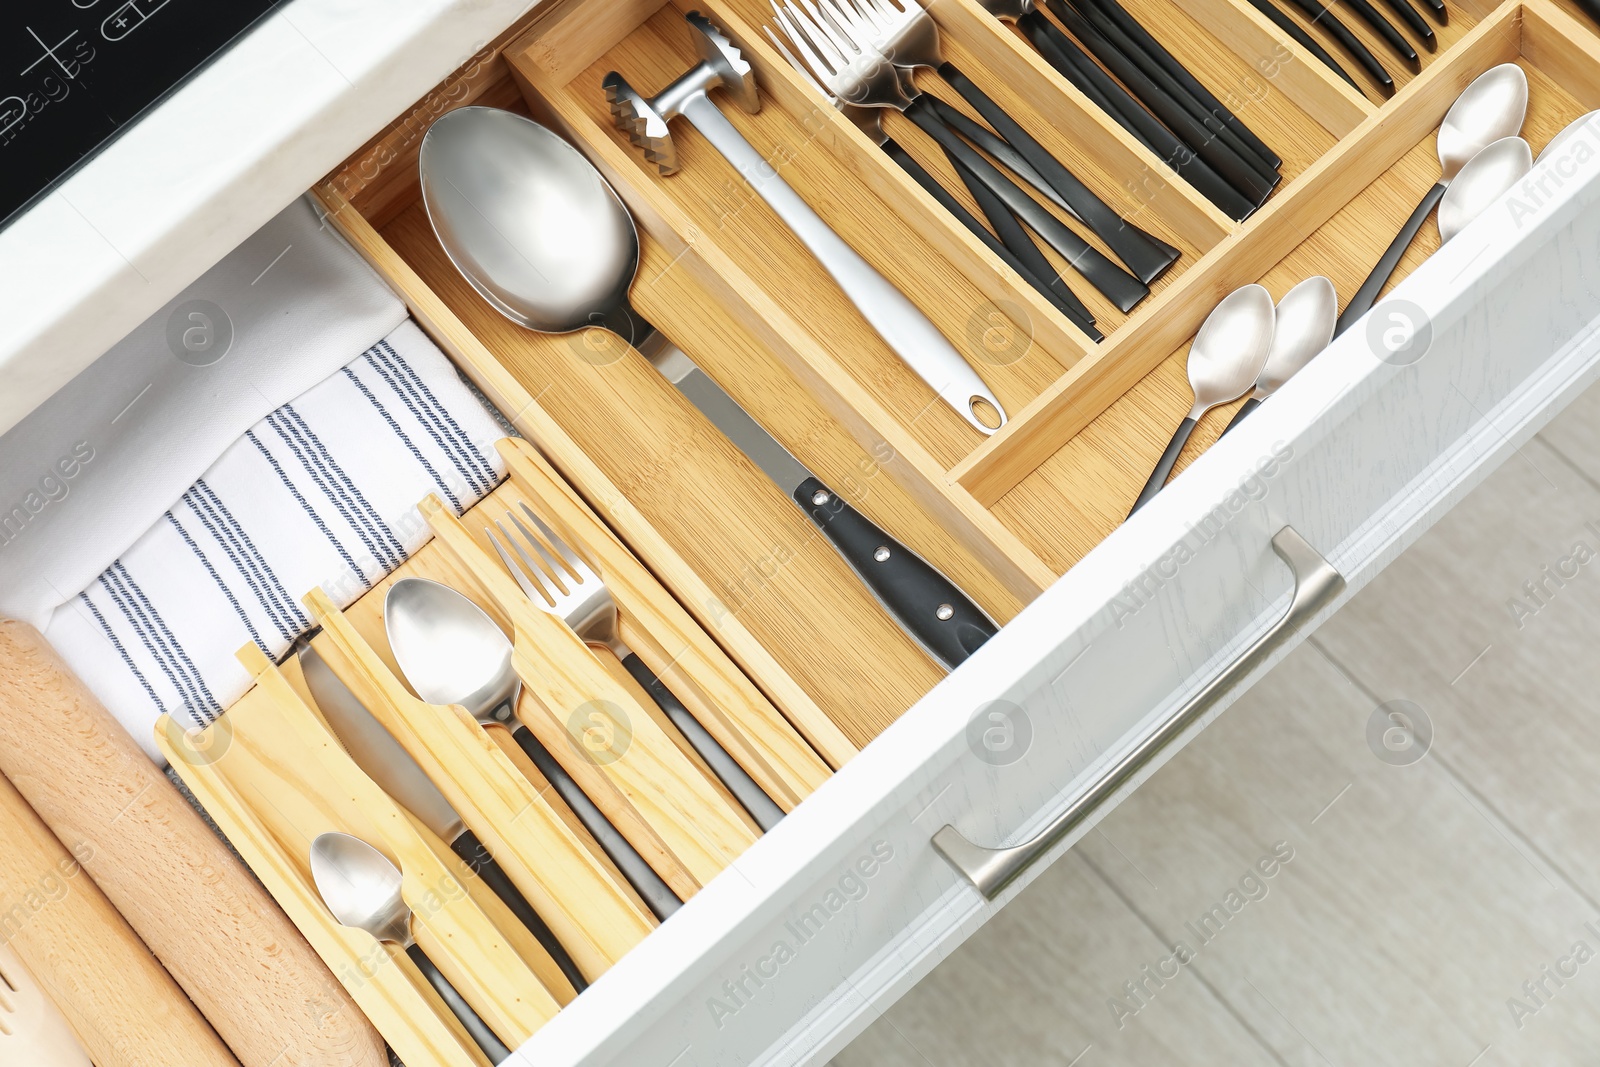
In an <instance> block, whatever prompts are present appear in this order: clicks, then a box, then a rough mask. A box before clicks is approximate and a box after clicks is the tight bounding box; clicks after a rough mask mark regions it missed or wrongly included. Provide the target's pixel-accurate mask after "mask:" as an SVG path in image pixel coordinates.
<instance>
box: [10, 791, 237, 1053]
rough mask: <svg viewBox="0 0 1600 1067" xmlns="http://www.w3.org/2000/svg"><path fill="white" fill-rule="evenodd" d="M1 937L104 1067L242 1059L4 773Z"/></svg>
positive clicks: (88, 1050)
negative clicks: (151, 952) (208, 1021)
mask: <svg viewBox="0 0 1600 1067" xmlns="http://www.w3.org/2000/svg"><path fill="white" fill-rule="evenodd" d="M79 851H80V853H83V852H84V849H82V848H80V849H79ZM0 938H3V939H5V940H6V941H7V943H8V945H9V947H10V948H11V950H12V951H14V952H15V953H16V954H17V957H18V958H19V959H21V960H22V963H23V965H24V966H25V967H27V968H28V971H29V973H30V974H32V975H33V977H34V979H35V980H36V981H37V982H38V983H39V987H40V988H41V989H42V990H44V992H45V993H46V994H48V995H49V997H50V999H51V1000H52V1001H54V1002H55V1005H56V1007H57V1008H59V1009H60V1010H61V1014H62V1015H63V1016H65V1017H66V1020H67V1022H69V1023H71V1024H72V1028H73V1030H74V1031H75V1032H76V1033H77V1035H78V1039H79V1041H81V1042H82V1043H83V1047H84V1050H85V1051H87V1052H88V1053H89V1056H90V1057H91V1058H92V1059H93V1060H94V1062H95V1064H96V1065H97V1067H171V1065H174V1064H181V1065H182V1067H234V1065H235V1064H236V1061H235V1060H234V1058H233V1056H232V1055H230V1054H229V1052H228V1047H227V1046H226V1045H224V1044H223V1043H222V1039H221V1038H219V1037H218V1036H217V1034H216V1031H214V1030H212V1029H211V1027H210V1026H209V1025H207V1023H206V1021H205V1020H204V1019H203V1018H201V1017H200V1013H199V1012H198V1011H196V1010H195V1006H194V1005H193V1004H191V1003H190V1002H189V998H188V997H186V996H184V995H183V990H181V989H179V988H178V986H177V984H176V983H175V982H173V980H172V976H171V975H169V974H168V973H167V972H166V971H164V970H162V969H161V964H159V963H157V962H156V961H155V958H154V957H153V956H151V955H150V950H149V949H147V948H145V947H144V943H143V942H141V941H140V940H139V935H138V934H135V933H134V932H133V930H132V928H130V927H129V926H128V924H127V922H126V921H125V920H124V919H123V918H122V916H121V915H119V914H117V909H116V908H113V907H112V906H111V902H110V901H109V900H107V899H106V898H105V894H103V893H101V892H100V889H99V887H97V886H96V885H95V884H94V881H93V880H92V879H91V878H90V877H89V875H88V874H87V873H86V872H85V871H84V870H83V869H82V868H81V867H80V865H79V863H78V861H77V859H75V858H74V857H73V856H72V855H71V854H70V853H68V852H67V850H66V849H65V848H64V847H62V845H61V842H60V841H58V840H56V837H55V835H54V834H52V833H51V832H50V829H49V827H47V826H45V824H44V823H43V822H41V821H40V820H39V816H38V815H36V814H34V811H33V809H32V808H30V807H28V803H27V801H25V800H23V799H22V796H21V794H19V793H18V792H17V791H16V790H15V789H14V788H12V786H11V783H9V782H7V781H6V780H5V779H4V778H0ZM8 1067H9V1065H8ZM16 1067H22V1065H21V1064H18V1065H16Z"/></svg>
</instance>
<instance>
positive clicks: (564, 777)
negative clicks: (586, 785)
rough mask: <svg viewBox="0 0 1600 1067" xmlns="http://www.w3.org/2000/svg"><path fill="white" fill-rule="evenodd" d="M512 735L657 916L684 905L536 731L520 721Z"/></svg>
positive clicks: (662, 916)
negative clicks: (541, 740)
mask: <svg viewBox="0 0 1600 1067" xmlns="http://www.w3.org/2000/svg"><path fill="white" fill-rule="evenodd" d="M511 736H512V737H513V738H514V739H515V740H516V742H517V744H519V745H521V746H522V751H524V752H526V753H527V754H528V758H529V759H530V760H532V761H533V765H534V766H535V767H536V768H538V771H539V773H540V774H542V775H544V777H545V780H546V781H548V782H549V783H550V786H551V788H553V789H554V790H555V791H556V794H557V795H558V796H560V797H561V799H562V800H563V801H565V802H566V805H567V807H569V808H571V809H572V813H573V814H574V815H576V816H577V817H578V821H579V822H581V823H582V824H583V828H584V829H585V830H588V831H589V836H591V837H593V838H594V839H595V842H596V843H597V844H599V846H600V848H601V851H603V852H604V853H605V854H606V855H607V856H609V857H611V862H612V863H615V864H616V865H617V870H619V871H621V872H622V877H624V878H626V879H627V880H628V884H629V885H631V886H633V888H634V890H635V891H636V892H638V894H639V896H641V897H643V898H644V902H645V903H646V904H648V905H649V906H650V910H651V911H652V912H654V913H655V916H656V918H658V919H665V918H666V917H667V916H669V915H671V914H672V913H673V912H675V911H677V910H678V909H679V908H681V907H682V906H683V902H682V901H680V900H679V899H678V896H677V894H676V893H674V892H673V891H672V889H671V887H669V886H668V885H667V883H666V882H665V881H663V880H662V878H661V876H660V875H659V874H657V873H656V872H655V868H653V867H651V866H650V864H648V863H646V862H645V858H644V857H643V856H641V855H639V851H638V849H636V848H634V847H633V846H632V845H631V844H629V843H628V839H627V838H625V837H623V836H622V834H621V832H620V831H618V830H617V828H616V827H615V826H612V825H611V821H610V820H609V819H607V818H606V817H605V815H604V813H602V812H601V811H600V809H599V808H598V807H597V806H596V805H595V802H594V801H592V800H590V799H589V794H587V793H585V792H584V791H583V790H582V789H580V788H578V783H577V782H576V781H574V780H573V777H572V775H570V774H568V773H567V769H566V768H565V767H563V766H561V764H560V763H558V762H557V761H556V758H555V757H554V756H552V755H550V752H549V750H548V749H546V748H545V747H544V746H543V745H541V744H540V743H539V739H538V738H537V737H534V736H533V731H531V730H529V729H528V727H527V726H526V725H521V724H519V725H518V726H517V728H516V729H515V730H513V731H511Z"/></svg>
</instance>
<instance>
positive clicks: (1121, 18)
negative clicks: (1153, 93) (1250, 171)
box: [1093, 0, 1283, 170]
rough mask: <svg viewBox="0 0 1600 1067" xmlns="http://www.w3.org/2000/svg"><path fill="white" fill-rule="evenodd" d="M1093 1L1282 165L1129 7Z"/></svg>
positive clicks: (1112, 0)
mask: <svg viewBox="0 0 1600 1067" xmlns="http://www.w3.org/2000/svg"><path fill="white" fill-rule="evenodd" d="M1093 2H1094V3H1095V4H1096V5H1097V6H1098V7H1099V8H1100V9H1101V10H1102V11H1104V12H1105V13H1106V14H1107V15H1108V16H1110V18H1111V19H1112V20H1113V21H1114V22H1116V24H1117V26H1118V27H1120V28H1121V30H1122V32H1123V33H1124V34H1126V35H1127V36H1128V37H1129V38H1130V39H1131V40H1132V41H1133V42H1134V43H1135V44H1136V45H1138V46H1139V47H1140V48H1142V49H1143V50H1144V52H1145V54H1146V55H1148V56H1150V58H1152V59H1154V60H1155V61H1156V62H1158V63H1160V64H1162V66H1164V67H1165V68H1166V70H1167V72H1168V73H1169V74H1171V76H1172V77H1173V78H1175V79H1176V80H1177V81H1178V83H1179V84H1180V85H1182V86H1183V88H1184V90H1185V91H1186V92H1188V93H1189V94H1190V95H1191V96H1192V97H1194V99H1195V100H1197V101H1198V102H1199V103H1200V104H1201V105H1202V106H1204V107H1205V108H1206V110H1208V111H1210V112H1211V113H1212V114H1214V115H1216V116H1217V118H1219V119H1221V120H1222V121H1223V122H1224V123H1226V124H1227V125H1228V127H1229V128H1230V129H1232V130H1233V132H1234V133H1236V134H1237V135H1238V136H1239V137H1240V138H1241V139H1242V140H1243V141H1244V142H1245V144H1247V145H1249V146H1250V150H1251V151H1252V152H1254V153H1255V154H1256V155H1257V156H1259V157H1260V158H1261V160H1262V162H1264V163H1266V164H1267V166H1269V167H1271V168H1273V169H1274V170H1276V169H1278V168H1279V167H1282V166H1283V158H1282V157H1281V156H1279V155H1278V153H1276V152H1274V151H1273V150H1272V149H1271V148H1270V147H1269V146H1268V145H1267V143H1266V142H1265V141H1263V140H1261V138H1259V137H1257V136H1256V135H1255V132H1254V131H1252V130H1251V129H1250V127H1248V126H1246V125H1245V124H1244V123H1243V122H1242V121H1240V120H1239V117H1238V116H1237V115H1235V114H1234V113H1233V112H1232V111H1230V110H1228V108H1227V106H1226V105H1225V104H1223V103H1222V101H1220V100H1218V99H1217V98H1216V96H1215V95H1214V94H1213V93H1212V92H1211V90H1209V89H1207V88H1206V87H1205V84H1204V83H1203V82H1201V81H1200V79H1198V78H1196V77H1195V76H1194V75H1193V74H1191V73H1189V68H1188V67H1185V66H1184V65H1183V64H1182V63H1180V62H1178V59H1177V57H1176V56H1174V55H1173V54H1172V53H1171V52H1168V51H1167V49H1166V48H1165V46H1163V45H1162V43H1161V42H1160V41H1158V40H1156V39H1155V38H1154V37H1152V36H1151V35H1150V32H1149V31H1148V30H1146V29H1145V28H1144V27H1143V26H1141V25H1140V24H1139V22H1138V20H1136V19H1135V18H1134V17H1133V16H1132V15H1130V14H1128V11H1127V9H1126V8H1124V7H1123V6H1122V5H1121V4H1120V3H1118V2H1117V0H1093Z"/></svg>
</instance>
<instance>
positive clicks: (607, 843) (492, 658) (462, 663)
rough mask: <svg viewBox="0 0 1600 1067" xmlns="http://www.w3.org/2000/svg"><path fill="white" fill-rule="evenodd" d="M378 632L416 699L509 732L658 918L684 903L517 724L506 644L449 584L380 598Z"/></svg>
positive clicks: (418, 581) (412, 582)
mask: <svg viewBox="0 0 1600 1067" xmlns="http://www.w3.org/2000/svg"><path fill="white" fill-rule="evenodd" d="M383 625H384V629H385V630H386V631H387V632H388V635H389V647H390V648H392V649H393V650H394V658H395V661H396V662H397V663H398V664H399V665H400V673H402V674H404V675H405V677H406V681H407V682H409V683H410V685H411V688H412V689H414V690H416V693H417V696H419V697H421V698H422V699H423V700H426V701H428V702H429V703H430V704H460V705H461V706H462V707H464V708H466V709H467V712H468V714H470V715H471V716H472V717H473V718H475V719H477V720H478V721H479V722H480V723H483V724H484V725H485V726H487V725H489V724H490V723H499V724H501V725H502V726H506V727H508V728H509V729H510V730H511V736H512V737H513V738H514V739H515V740H516V742H517V744H519V745H521V746H522V750H523V751H524V752H526V753H527V754H528V758H529V759H531V760H532V761H533V764H534V766H535V767H537V768H538V769H539V773H540V774H542V775H544V777H545V779H546V780H547V781H549V783H550V784H551V785H552V786H553V787H555V791H556V792H557V793H558V794H559V795H560V797H561V799H562V800H564V801H566V804H567V807H569V808H571V809H572V811H573V813H574V814H575V815H577V817H578V821H579V822H581V823H583V825H584V828H585V829H586V830H588V831H589V833H590V835H591V836H593V837H594V839H595V841H597V842H598V843H599V845H600V847H601V848H602V849H604V850H605V853H606V855H607V856H610V857H611V861H612V862H613V863H615V864H616V865H617V869H618V870H620V871H621V872H622V875H623V877H624V878H626V879H627V880H628V881H629V882H630V883H631V884H632V885H633V888H634V889H636V890H638V892H639V895H640V896H641V897H643V898H644V901H645V903H646V904H648V905H650V910H651V911H653V912H655V914H656V917H657V918H659V919H665V918H666V917H667V916H668V915H670V914H672V913H673V912H674V911H677V910H678V908H679V907H680V906H681V902H680V901H679V900H678V897H677V895H676V894H675V893H673V891H672V890H671V888H669V887H668V886H667V883H666V882H665V881H663V880H662V878H661V876H660V875H658V874H657V873H656V872H655V870H654V868H652V867H651V866H650V864H648V863H646V862H645V859H644V857H643V856H641V855H640V854H639V853H638V851H637V850H636V849H635V848H634V847H633V845H631V844H629V843H628V839H627V838H625V837H623V836H622V834H621V833H620V832H619V831H618V830H617V828H616V827H615V826H612V825H611V822H610V820H608V819H607V818H606V817H605V815H604V814H603V813H602V812H601V811H600V809H599V807H597V806H596V805H595V802H594V801H592V800H590V799H589V795H588V794H587V793H585V792H584V791H583V790H582V789H581V788H580V787H579V786H578V783H577V782H576V781H574V780H573V777H572V775H570V774H568V773H567V770H566V768H565V767H563V766H561V764H560V763H559V762H557V761H556V759H555V757H554V756H552V755H550V753H549V751H548V750H547V749H546V748H545V747H544V746H543V745H541V744H540V743H539V739H538V738H536V737H534V736H533V731H531V730H529V729H528V727H527V724H525V723H524V722H522V720H521V719H519V718H518V717H517V699H518V697H520V696H521V695H522V679H520V678H518V677H517V672H516V669H515V668H514V667H513V666H512V664H511V654H512V645H511V641H510V639H509V638H507V637H506V635H505V633H504V632H502V631H501V629H500V627H499V626H497V625H495V621H494V620H493V619H491V618H490V617H489V616H488V615H487V614H485V613H484V611H483V609H482V608H480V607H478V605H476V604H474V603H473V602H472V601H471V600H468V599H467V598H466V597H464V596H462V595H461V594H460V593H458V592H456V591H455V590H454V589H451V588H450V587H449V586H448V585H441V584H440V583H439V582H434V581H429V580H428V579H426V578H402V579H401V580H400V581H398V582H395V583H394V584H393V585H391V586H390V587H389V593H388V595H387V596H385V597H384V600H383Z"/></svg>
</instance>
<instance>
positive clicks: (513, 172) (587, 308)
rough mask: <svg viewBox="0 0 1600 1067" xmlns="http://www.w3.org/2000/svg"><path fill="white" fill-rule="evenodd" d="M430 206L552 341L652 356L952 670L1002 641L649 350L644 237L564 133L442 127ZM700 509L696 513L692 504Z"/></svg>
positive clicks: (472, 278) (714, 394) (431, 138)
mask: <svg viewBox="0 0 1600 1067" xmlns="http://www.w3.org/2000/svg"><path fill="white" fill-rule="evenodd" d="M419 168H420V170H421V176H422V199H423V203H424V205H426V207H427V210H428V218H429V220H430V221H431V222H432V223H433V229H434V233H435V234H437V235H438V237H439V243H440V244H441V245H443V246H444V250H445V253H446V254H447V255H449V257H450V261H451V262H452V263H454V264H455V265H456V269H457V270H459V271H460V272H461V273H462V275H463V276H464V277H465V278H466V279H467V281H468V282H470V283H472V286H473V288H475V289H477V290H478V292H479V293H481V294H483V297H484V299H486V300H487V301H489V303H490V304H492V305H494V307H495V308H496V309H497V310H499V311H500V313H501V314H503V315H505V316H506V317H507V318H509V319H510V320H511V321H513V322H515V323H519V324H520V325H522V326H526V327H528V328H529V329H532V330H538V331H540V332H541V333H571V332H572V331H574V330H581V329H583V328H585V327H587V326H598V327H603V328H605V329H609V330H611V331H613V332H615V333H617V334H619V335H620V336H621V337H622V338H623V339H625V340H626V341H628V342H629V343H630V344H633V345H638V346H641V347H644V348H645V351H644V353H643V354H644V355H645V356H646V357H647V358H648V359H649V360H650V362H651V364H652V365H653V366H654V367H655V368H656V370H658V371H660V372H661V374H662V376H663V377H665V378H666V379H667V380H668V381H669V382H671V383H672V384H673V386H674V387H675V388H676V389H677V390H678V391H679V392H680V393H682V394H683V396H684V397H685V399H687V400H688V401H689V402H690V403H691V404H693V405H694V406H695V407H696V408H697V409H699V411H700V412H701V414H703V415H705V417H706V418H707V419H709V420H710V421H711V422H712V423H713V424H715V425H716V427H717V428H718V429H719V430H721V431H722V432H723V433H725V434H726V435H727V436H728V438H729V440H731V441H732V442H733V443H734V444H735V445H737V446H738V447H739V449H740V450H741V451H743V452H744V454H745V455H746V456H748V457H749V458H750V459H751V461H752V462H754V463H755V464H756V465H757V466H759V467H760V468H761V469H762V470H763V471H764V472H766V474H767V476H768V477H770V478H771V479H772V480H773V481H774V482H776V483H777V485H778V487H779V488H780V489H782V490H783V491H784V492H785V493H787V494H788V495H789V497H790V499H791V500H793V501H794V502H795V504H796V505H798V506H799V508H800V510H802V511H803V512H805V514H806V517H807V518H809V519H810V520H811V521H812V522H813V523H815V524H816V526H817V528H818V529H819V530H821V531H822V532H823V533H824V534H826V535H827V538H828V541H829V542H830V543H831V544H832V545H833V547H834V548H835V549H837V550H838V552H839V554H840V555H841V556H843V557H844V559H845V561H846V562H847V563H849V564H850V566H851V568H852V569H853V570H854V571H855V572H856V573H857V574H858V575H860V576H861V579H862V581H863V582H864V583H865V584H866V585H867V587H868V588H870V589H871V590H872V592H873V594H874V595H875V596H877V598H878V599H879V600H880V601H881V602H882V603H883V605H884V607H886V608H887V609H888V610H889V612H890V613H891V614H893V615H894V617H895V618H896V619H897V620H898V621H899V622H900V625H901V626H903V627H905V629H906V631H907V632H908V633H910V634H911V635H912V636H913V637H915V638H916V639H917V640H918V641H919V642H921V644H922V646H923V647H924V648H926V649H927V650H928V651H929V652H930V653H931V654H932V655H933V656H934V657H936V658H937V659H938V660H939V661H940V662H941V663H944V664H946V665H947V666H950V667H954V666H955V665H956V664H958V663H961V662H962V661H964V660H965V659H966V658H967V657H968V656H969V655H971V654H972V653H973V652H975V651H977V649H978V648H979V646H981V645H982V644H983V643H984V641H986V640H988V639H989V637H991V636H993V635H994V633H995V632H996V631H997V630H998V627H997V626H995V624H994V622H993V621H992V620H991V619H990V618H989V617H988V616H987V615H986V614H984V612H983V609H982V608H980V607H978V605H977V604H976V603H974V602H973V601H972V598H970V597H968V596H967V595H966V594H965V593H964V592H962V591H961V589H960V588H959V587H958V586H956V584H955V583H954V582H952V581H950V579H948V578H946V577H945V576H944V575H943V574H941V573H939V571H938V570H937V569H936V568H935V567H933V566H931V565H930V564H929V563H928V562H927V561H926V560H924V559H922V558H921V557H920V556H918V555H917V554H916V553H915V552H913V551H912V550H911V549H910V548H909V547H908V546H906V545H904V544H901V543H900V542H899V541H897V540H896V539H895V538H893V537H891V536H890V535H889V534H888V533H887V532H886V531H884V530H882V529H880V528H879V527H878V526H877V525H875V524H874V523H872V522H871V521H870V520H869V519H868V518H867V517H866V516H865V515H863V514H861V513H860V512H859V511H856V510H855V509H854V508H852V507H850V506H849V504H847V503H846V502H845V500H844V498H843V497H841V496H839V494H837V493H835V492H834V491H833V490H832V489H830V488H829V487H828V486H827V485H825V484H824V483H823V482H822V481H821V480H820V479H818V478H817V477H816V476H815V475H814V474H812V473H811V472H810V471H809V470H807V469H806V468H805V466H804V465H802V464H801V463H800V461H799V460H798V459H796V458H795V457H794V456H793V455H791V454H790V453H789V451H788V450H787V449H786V448H784V447H783V445H782V444H780V443H779V442H778V441H777V440H776V439H774V438H773V437H772V435H771V434H769V433H767V432H766V431H765V430H763V429H762V428H761V426H760V425H758V424H757V423H756V422H755V420H754V419H752V418H751V417H750V416H749V415H748V414H747V413H746V412H745V411H744V409H742V408H740V407H739V405H738V404H737V403H735V402H734V400H733V398H732V397H730V396H728V394H727V393H725V392H723V390H722V388H721V387H720V386H719V385H718V384H717V383H716V382H715V381H713V380H712V379H711V378H710V377H709V376H708V375H706V374H705V373H703V372H702V371H701V370H700V368H699V367H696V366H695V365H694V363H693V362H691V361H690V359H689V357H688V356H686V355H685V354H684V353H682V352H680V351H678V350H676V349H674V348H673V347H672V346H671V345H667V344H660V345H650V346H646V341H647V340H648V339H649V338H650V336H651V335H652V334H654V333H655V330H654V327H652V326H651V325H650V324H649V323H647V322H645V321H644V319H642V318H640V317H639V315H638V313H637V312H635V311H634V310H633V308H632V307H630V306H629V304H628V290H629V289H630V288H631V287H632V285H633V278H634V273H635V272H636V271H637V270H638V269H639V234H638V231H637V230H635V228H634V225H633V216H632V215H630V214H628V209H627V208H626V207H625V206H624V205H623V203H622V201H621V199H619V198H618V196H617V194H616V192H615V191H614V190H613V189H612V188H611V186H610V185H608V184H607V183H606V180H605V179H604V178H603V177H601V176H600V172H599V171H597V170H595V168H594V164H592V163H590V162H589V161H588V160H587V159H585V158H584V157H583V155H582V154H581V153H580V152H579V151H578V150H577V149H575V148H573V147H572V146H571V145H570V144H568V143H567V142H566V141H563V140H562V139H561V138H560V137H558V136H557V135H556V134H555V133H553V132H552V131H550V130H548V129H546V128H545V127H543V126H541V125H539V124H538V123H536V122H533V121H532V120H530V119H525V118H523V117H522V116H521V115H514V114H512V113H511V112H509V111H499V110H496V109H493V108H485V107H464V108H459V109H457V110H455V111H451V112H449V113H448V114H446V115H444V116H443V117H441V118H440V119H439V120H438V121H437V122H435V123H434V124H433V125H432V126H431V127H430V128H429V129H428V133H427V136H425V137H424V138H423V140H422V149H421V151H420V153H419ZM684 505H685V507H690V508H692V507H694V506H696V505H695V501H694V500H692V499H691V500H685V501H684Z"/></svg>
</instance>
